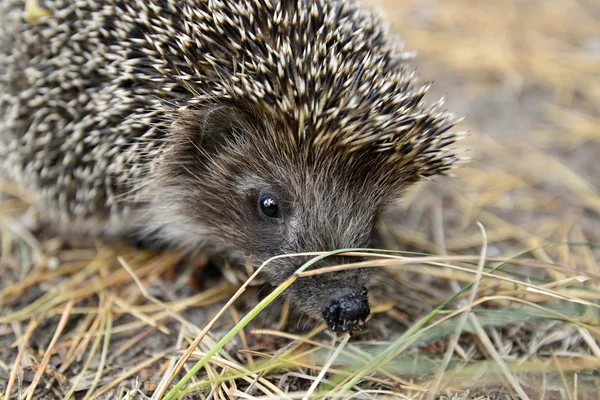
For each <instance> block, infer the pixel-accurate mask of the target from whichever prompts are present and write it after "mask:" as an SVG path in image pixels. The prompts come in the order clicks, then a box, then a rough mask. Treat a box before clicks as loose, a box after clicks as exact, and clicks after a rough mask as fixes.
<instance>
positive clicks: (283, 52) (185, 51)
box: [0, 0, 460, 332]
mask: <svg viewBox="0 0 600 400" xmlns="http://www.w3.org/2000/svg"><path fill="white" fill-rule="evenodd" d="M2 7H3V9H2V10H0V12H1V16H0V22H1V25H2V26H1V27H0V29H1V32H0V69H1V70H2V71H3V73H2V76H1V77H0V96H1V98H0V116H1V117H0V118H1V121H0V154H1V159H2V161H1V167H0V168H1V171H2V177H3V178H5V179H9V180H12V181H14V182H16V183H17V184H18V185H20V186H22V187H23V188H24V189H26V190H28V191H29V192H30V193H31V194H32V195H33V197H34V199H35V205H36V206H37V207H38V209H39V210H40V213H41V216H42V218H43V219H44V220H45V221H49V222H50V223H51V224H52V226H53V227H54V228H55V229H57V230H58V231H60V232H62V233H63V234H71V235H73V234H76V235H89V236H97V237H98V236H99V237H104V238H128V237H132V236H135V237H140V236H141V237H144V238H155V239H156V240H159V241H160V242H161V243H164V244H166V245H168V246H169V247H172V248H173V249H180V250H183V251H190V252H193V251H205V252H207V254H226V255H227V257H229V258H230V259H233V260H237V261H236V262H240V263H241V262H248V261H249V262H250V263H251V265H253V266H254V267H255V268H256V267H257V266H259V265H261V263H263V262H265V261H266V260H268V259H270V258H272V257H273V256H276V255H279V254H286V253H308V252H321V251H328V250H334V249H340V248H364V247H368V246H369V245H370V243H371V239H372V238H373V236H374V229H375V225H376V223H377V221H378V220H379V216H380V215H381V213H382V212H383V211H384V210H385V209H386V208H387V207H388V206H389V205H390V204H391V203H392V202H394V201H395V200H396V199H398V198H399V197H401V195H402V192H403V191H404V190H405V189H406V188H407V187H408V186H409V185H411V184H413V183H416V182H417V181H419V180H421V179H423V178H428V177H432V176H434V175H443V174H447V172H448V171H449V170H450V169H451V168H453V167H454V166H455V165H456V164H457V161H458V160H459V157H458V156H457V154H456V153H457V152H456V150H455V149H453V143H454V142H455V141H456V140H457V139H458V138H459V137H460V134H459V133H457V132H454V129H453V127H454V126H455V125H456V123H457V119H456V118H455V117H454V115H453V114H451V113H450V112H448V111H446V110H444V109H442V104H443V99H442V100H440V101H438V102H436V103H432V104H429V103H428V102H426V101H425V100H424V96H425V94H426V92H427V90H428V88H429V86H430V83H423V84H420V83H418V81H417V78H416V74H415V72H414V71H411V70H409V69H408V65H409V62H410V60H411V59H412V54H411V53H409V52H407V51H405V50H404V48H403V44H402V42H401V41H400V40H399V39H398V38H396V37H395V36H394V35H392V34H391V33H390V32H389V28H388V26H387V25H386V24H385V22H384V21H383V19H381V18H380V17H378V16H377V14H375V13H374V12H373V11H371V10H367V9H366V8H365V7H364V6H362V5H361V4H359V3H358V2H357V1H353V0H348V1H344V0H45V1H43V2H40V3H39V4H37V3H36V2H35V1H33V2H30V1H27V6H25V5H24V4H23V2H21V1H16V0H5V1H4V2H3V6H2ZM345 260H346V258H345V257H341V256H339V257H331V258H326V259H325V260H323V261H321V262H320V263H317V264H315V268H316V267H322V266H327V265H333V264H336V263H339V262H343V261H345ZM305 261H306V259H305V258H293V257H287V258H280V259H277V260H275V261H274V262H272V263H271V264H269V265H268V266H267V267H266V269H265V270H264V274H265V277H266V278H267V280H268V281H269V282H270V283H271V284H272V285H278V284H280V283H282V282H283V281H284V280H285V279H287V278H289V277H290V276H291V275H292V274H293V273H294V271H296V270H297V268H298V267H299V266H300V265H301V264H302V263H303V262H305ZM369 276H370V274H369V272H368V271H367V270H365V269H351V270H345V271H338V272H335V273H328V274H320V275H313V276H310V277H306V278H302V279H299V280H297V281H296V282H295V283H294V284H293V285H292V286H291V287H290V288H289V289H288V290H287V296H288V298H289V299H290V302H291V304H292V306H293V307H294V308H295V309H296V310H298V311H300V312H302V313H305V314H308V315H311V316H313V317H315V318H317V319H320V320H322V321H325V322H326V324H327V325H328V327H329V328H330V329H332V330H333V331H336V332H354V331H358V330H360V329H362V328H363V326H364V325H365V321H366V320H367V318H368V317H369V314H370V308H369V302H368V287H369V284H370V279H369Z"/></svg>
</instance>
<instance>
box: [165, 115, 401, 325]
mask: <svg viewBox="0 0 600 400" xmlns="http://www.w3.org/2000/svg"><path fill="white" fill-rule="evenodd" d="M276 129H277V127H276V126H275V125H274V124H270V123H266V122H265V121H264V120H263V121H260V120H259V119H257V118H253V117H248V116H246V115H243V116H242V115H240V112H239V111H238V110H236V109H232V108H231V107H224V106H223V107H219V108H215V109H209V110H196V111H192V112H186V113H183V114H182V115H181V119H180V120H178V121H177V122H176V125H175V127H174V131H173V138H174V140H173V147H172V150H171V153H170V154H169V155H168V158H166V160H168V161H165V162H164V163H161V165H160V166H159V174H160V176H161V178H160V179H161V184H160V185H158V186H160V187H161V190H160V191H159V192H160V193H169V196H170V201H169V203H170V204H172V205H173V206H172V207H171V208H170V210H169V212H170V213H172V214H171V216H170V217H169V218H166V219H165V220H167V221H170V224H171V225H173V224H174V225H177V226H175V228H176V229H174V230H177V231H178V232H185V239H183V241H184V242H186V243H188V245H190V246H197V245H198V244H199V243H200V241H201V240H205V239H206V238H208V239H209V240H210V241H211V244H216V245H218V246H219V247H221V248H226V249H229V250H232V251H233V252H234V253H235V252H241V253H242V254H243V255H244V256H246V257H249V258H250V260H251V261H252V262H253V265H254V266H255V267H258V266H259V265H260V264H261V263H262V262H264V261H265V260H267V259H269V258H271V257H273V256H277V255H281V254H286V253H303V252H316V251H328V250H335V249H340V248H356V247H367V246H368V244H369V242H370V239H371V235H372V232H373V227H374V223H375V220H376V217H377V215H378V213H379V212H380V211H381V209H382V207H383V206H384V205H385V203H386V200H387V198H388V197H389V195H390V193H386V192H385V190H384V188H383V187H381V182H379V183H378V182H374V181H373V180H371V179H370V178H371V176H372V174H377V173H378V172H376V171H373V168H372V167H371V166H369V165H368V164H369V163H372V162H373V160H371V159H370V158H369V157H368V156H367V154H366V152H365V154H361V153H357V154H354V155H353V156H351V157H343V156H341V155H338V154H333V153H331V154H329V155H323V156H319V157H316V156H315V154H313V153H311V152H310V151H309V149H306V148H304V147H303V146H302V145H299V146H298V145H297V146H295V147H294V146H292V145H286V142H285V140H286V137H285V136H283V135H282V134H281V132H276ZM277 135H280V136H277ZM349 160H350V163H349ZM373 176H375V175H373ZM379 176H381V174H380V173H379ZM384 186H385V187H386V188H389V185H387V186H386V185H384ZM159 203H161V204H165V203H166V202H165V200H164V199H161V200H160V201H159ZM161 212H164V207H163V210H161ZM174 221H177V222H174ZM172 231H173V230H172ZM195 239H196V241H194V240H195ZM177 240H179V239H175V240H174V241H177ZM307 260H308V258H298V257H289V258H283V259H278V260H276V261H275V262H273V263H272V264H270V265H269V266H268V267H267V268H266V269H265V274H266V276H267V278H268V280H269V281H270V283H272V284H273V285H278V284H280V283H282V282H283V281H284V280H285V279H287V278H288V277H290V276H291V275H292V274H293V273H294V272H295V271H296V270H297V269H298V268H299V267H300V266H301V265H302V264H303V263H304V262H306V261H307ZM356 261H357V259H356V258H346V259H344V258H342V257H335V258H332V259H327V260H324V261H322V262H321V263H320V264H318V265H315V268H318V267H322V266H327V265H339V264H340V263H344V262H356ZM368 284H369V273H368V271H366V270H365V269H351V270H346V271H340V272H334V273H327V274H321V275H316V276H311V277H306V278H301V279H299V280H298V281H296V282H295V283H294V284H293V285H292V286H291V287H290V289H289V290H288V295H289V297H290V299H291V301H292V304H293V305H294V306H295V307H296V309H298V310H299V311H301V312H304V313H308V314H310V315H312V316H314V317H317V318H322V319H324V320H325V321H326V322H327V323H328V325H329V327H330V328H331V329H334V330H336V331H354V330H359V329H360V328H362V326H363V324H364V322H365V319H366V318H367V316H368V315H369V306H368V300H367V290H366V287H368Z"/></svg>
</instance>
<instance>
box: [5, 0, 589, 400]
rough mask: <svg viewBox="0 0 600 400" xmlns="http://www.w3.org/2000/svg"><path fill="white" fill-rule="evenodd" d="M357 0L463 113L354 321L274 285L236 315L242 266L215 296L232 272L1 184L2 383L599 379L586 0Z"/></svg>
mask: <svg viewBox="0 0 600 400" xmlns="http://www.w3.org/2000/svg"><path fill="white" fill-rule="evenodd" d="M370 4H374V6H375V7H379V8H380V9H382V10H383V11H384V15H385V17H386V18H388V19H389V20H390V21H391V23H392V30H393V31H394V32H396V33H398V34H399V35H401V37H402V38H403V39H404V40H405V42H406V47H407V49H410V50H415V51H417V52H418V55H417V57H416V59H415V61H414V63H413V65H414V66H418V73H419V75H420V76H421V77H422V79H423V80H431V81H434V84H433V86H432V89H431V91H430V94H429V95H428V97H429V99H431V100H436V99H437V98H439V97H440V96H444V95H446V96H447V103H446V105H447V108H448V109H450V110H453V111H454V112H455V113H456V114H457V115H459V116H465V120H464V121H463V122H462V123H461V124H460V126H459V128H460V129H461V130H464V131H465V132H468V134H469V135H468V136H467V138H466V139H465V140H463V141H462V142H461V143H460V148H461V151H464V154H465V155H466V156H468V157H470V158H471V159H472V160H471V162H469V163H468V164H465V165H464V166H463V167H461V168H460V169H458V170H457V171H456V172H455V174H456V176H455V177H452V178H436V179H434V180H433V181H432V182H426V183H423V184H420V185H417V186H416V187H415V188H413V189H411V190H410V191H409V192H408V193H407V194H406V196H405V197H404V198H403V200H402V201H401V202H400V203H399V204H398V205H396V206H395V207H394V208H393V209H392V210H390V211H389V212H388V213H387V214H386V216H385V218H383V220H382V223H381V226H380V229H379V236H380V238H381V240H382V242H383V244H384V245H385V247H386V248H389V249H397V250H402V251H410V252H415V253H417V254H397V255H395V256H393V257H392V256H390V257H389V258H387V259H385V260H384V261H382V260H381V259H378V260H375V262H374V263H375V264H377V265H381V264H386V266H385V268H380V269H378V271H379V272H378V273H377V276H376V278H375V285H374V288H373V290H372V297H371V304H372V309H373V317H372V319H371V320H370V321H369V324H368V327H367V329H366V330H365V331H363V332H362V333H360V334H358V335H355V336H354V337H352V338H351V339H349V338H348V337H347V336H344V335H340V336H335V335H333V334H331V333H329V332H328V331H326V330H325V329H324V327H323V326H320V325H318V324H317V323H315V321H311V320H308V319H306V318H304V319H302V320H301V321H300V322H299V323H296V319H295V317H293V316H292V317H289V316H288V314H287V312H286V311H287V308H286V306H285V302H284V303H283V304H282V303H281V302H280V301H279V298H278V299H277V300H275V301H274V302H273V304H271V305H269V306H268V307H266V309H265V310H264V311H262V312H261V313H259V314H258V315H257V316H255V317H253V316H252V315H250V317H253V318H249V319H251V321H250V322H249V324H248V325H245V326H243V327H241V328H243V329H241V328H240V329H234V325H235V324H236V323H237V322H238V321H240V320H242V318H244V317H245V316H246V315H247V314H248V313H249V312H251V311H252V310H253V309H254V307H257V306H259V307H262V303H261V304H259V302H260V301H261V300H263V299H264V302H267V301H268V300H269V298H267V297H266V296H267V294H268V292H267V291H265V290H263V288H264V285H263V284H262V283H260V282H254V283H252V284H251V285H250V286H249V287H248V288H247V290H246V291H244V292H243V293H242V294H241V296H240V297H239V298H238V299H237V300H236V301H235V302H234V303H233V305H231V306H230V307H228V308H226V309H225V308H223V307H224V305H225V304H226V302H227V301H228V300H229V299H230V298H231V296H233V295H234V293H236V291H237V290H238V289H239V288H240V286H241V284H242V282H243V281H244V280H245V279H246V277H245V276H244V274H243V272H242V271H239V270H237V269H234V268H225V270H224V271H225V272H224V273H223V274H222V275H219V274H217V273H215V272H214V271H213V270H211V269H210V268H202V267H204V266H206V265H207V263H206V260H204V259H203V258H202V257H198V258H195V259H194V260H187V259H184V260H182V259H181V257H180V256H179V255H178V254H173V253H163V254H155V253H150V252H146V251H142V250H139V249H134V248H131V247H128V246H125V245H123V246H115V245H108V244H104V243H99V242H93V241H89V240H85V239H81V240H78V241H64V240H61V239H59V238H57V237H54V236H52V235H49V234H47V233H45V232H43V231H40V230H36V229H32V224H30V223H29V222H30V221H31V220H33V219H34V216H33V215H30V214H27V212H28V211H26V210H31V209H30V208H27V198H26V196H24V195H22V194H21V193H20V192H18V191H17V189H16V188H14V187H12V186H11V185H9V184H3V185H2V190H3V191H4V192H5V193H6V194H5V196H4V200H3V201H2V203H1V205H0V234H1V249H0V251H1V258H0V307H1V308H0V394H2V395H4V396H5V398H9V397H10V396H8V395H7V394H6V390H7V385H9V384H10V385H11V388H12V392H11V393H12V396H14V398H17V397H18V398H36V399H46V398H47V399H61V398H88V399H89V398H135V399H137V398H140V399H143V398H151V397H152V398H162V396H165V394H166V393H169V391H170V390H172V389H173V387H174V386H175V385H176V384H178V383H179V382H180V383H181V389H182V390H183V392H180V393H179V394H177V393H176V391H173V392H172V395H173V396H174V397H169V398H177V397H176V396H179V397H182V398H189V399H192V398H205V397H210V398H258V397H261V396H270V397H276V398H302V397H303V396H306V395H309V394H310V393H312V394H311V396H313V397H319V398H332V397H335V395H334V393H338V394H339V395H340V396H341V395H342V394H343V393H345V396H346V397H347V398H386V397H389V398H443V397H446V398H456V399H459V398H460V399H467V398H494V399H496V398H498V399H509V398H548V399H554V398H556V399H578V398H581V399H588V398H590V399H591V398H594V399H597V398H598V392H599V390H600V374H599V373H598V371H599V370H600V346H599V345H598V340H599V338H600V329H599V328H598V326H599V323H600V319H599V314H598V299H599V298H600V292H599V283H600V268H599V260H600V162H598V161H599V160H598V158H599V157H600V5H599V4H598V2H597V1H593V0H579V1H575V0H573V1H569V0H562V1H554V2H548V1H542V0H529V1H517V0H510V1H507V0H487V1H479V0H469V1H464V0H463V1H459V0H445V1H441V0H440V1H434V0H405V1H397V0H379V1H378V2H377V3H374V2H371V3H370ZM29 212H30V211H29ZM478 223H479V224H480V225H479V224H478ZM203 269H204V270H203ZM134 276H135V279H134V278H133V277H134ZM199 277H200V279H199ZM300 279H301V278H300ZM453 296H456V298H453ZM448 300H452V301H448ZM221 311H222V313H220V312H221ZM210 321H213V322H214V324H213V325H211V328H210V331H209V332H208V333H205V332H204V331H203V330H204V329H205V328H206V327H207V326H208V325H207V324H209V322H210ZM242 321H245V320H242ZM290 321H294V323H292V322H290ZM238 327H239V325H238ZM232 329H234V330H232ZM236 332H239V333H238V334H237V335H234V334H235V333H236ZM197 342H199V343H200V344H199V345H198V346H196V343H197ZM217 343H219V345H217ZM221 345H222V346H221ZM221 347H222V349H221ZM186 351H187V353H186ZM217 351H218V354H217V355H214V353H216V352H217ZM205 356H207V358H206V359H203V357H205ZM208 356H212V357H210V358H208ZM201 359H202V362H201V364H197V363H198V361H200V360H201ZM207 359H208V361H207ZM180 360H182V365H183V368H182V369H181V370H180V372H178V370H179V368H178V367H177V368H176V364H177V363H178V362H179V361H180ZM185 360H187V362H183V361H185ZM174 369H177V370H174ZM189 371H192V372H195V373H190V374H189V375H190V377H189V379H188V378H184V376H185V375H186V373H188V372H189ZM9 382H10V383H9ZM313 383H315V385H316V386H314V387H313ZM177 388H179V386H177V387H176V389H177ZM308 392H310V393H308Z"/></svg>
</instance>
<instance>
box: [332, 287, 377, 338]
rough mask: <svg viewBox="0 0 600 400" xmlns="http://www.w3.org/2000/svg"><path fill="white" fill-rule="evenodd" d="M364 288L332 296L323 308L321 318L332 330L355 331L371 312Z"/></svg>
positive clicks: (360, 328)
mask: <svg viewBox="0 0 600 400" xmlns="http://www.w3.org/2000/svg"><path fill="white" fill-rule="evenodd" d="M367 294H368V291H367V289H366V288H364V287H363V288H361V289H360V290H356V291H352V292H350V293H348V294H345V295H342V296H337V297H333V298H332V299H331V300H330V301H329V303H328V304H327V305H326V306H325V308H324V309H323V318H324V319H325V322H326V323H327V325H328V326H329V329H331V330H332V331H334V332H349V333H352V332H357V331H361V330H362V329H363V327H364V325H365V321H366V320H367V317H368V316H369V314H370V313H371V309H370V308H369V298H368V296H367Z"/></svg>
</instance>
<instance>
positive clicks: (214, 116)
mask: <svg viewBox="0 0 600 400" xmlns="http://www.w3.org/2000/svg"><path fill="white" fill-rule="evenodd" d="M246 125H247V121H246V118H245V117H244V115H243V112H242V111H241V110H239V109H238V108H236V107H232V106H222V105H221V106H213V107H208V106H207V107H203V108H200V109H194V110H185V111H180V112H179V113H178V116H177V119H176V121H175V128H174V132H173V134H174V136H175V141H176V142H179V144H180V145H183V146H184V148H185V147H187V148H190V146H193V148H191V150H195V151H194V152H195V153H199V154H196V156H197V157H198V156H200V157H202V156H209V157H210V156H211V155H212V154H216V153H217V152H218V151H219V150H220V149H222V148H223V147H224V146H226V144H227V143H231V142H234V141H238V140H240V139H241V138H242V135H241V132H242V131H243V129H244V127H245V126H246ZM185 142H187V144H186V143H185Z"/></svg>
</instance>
